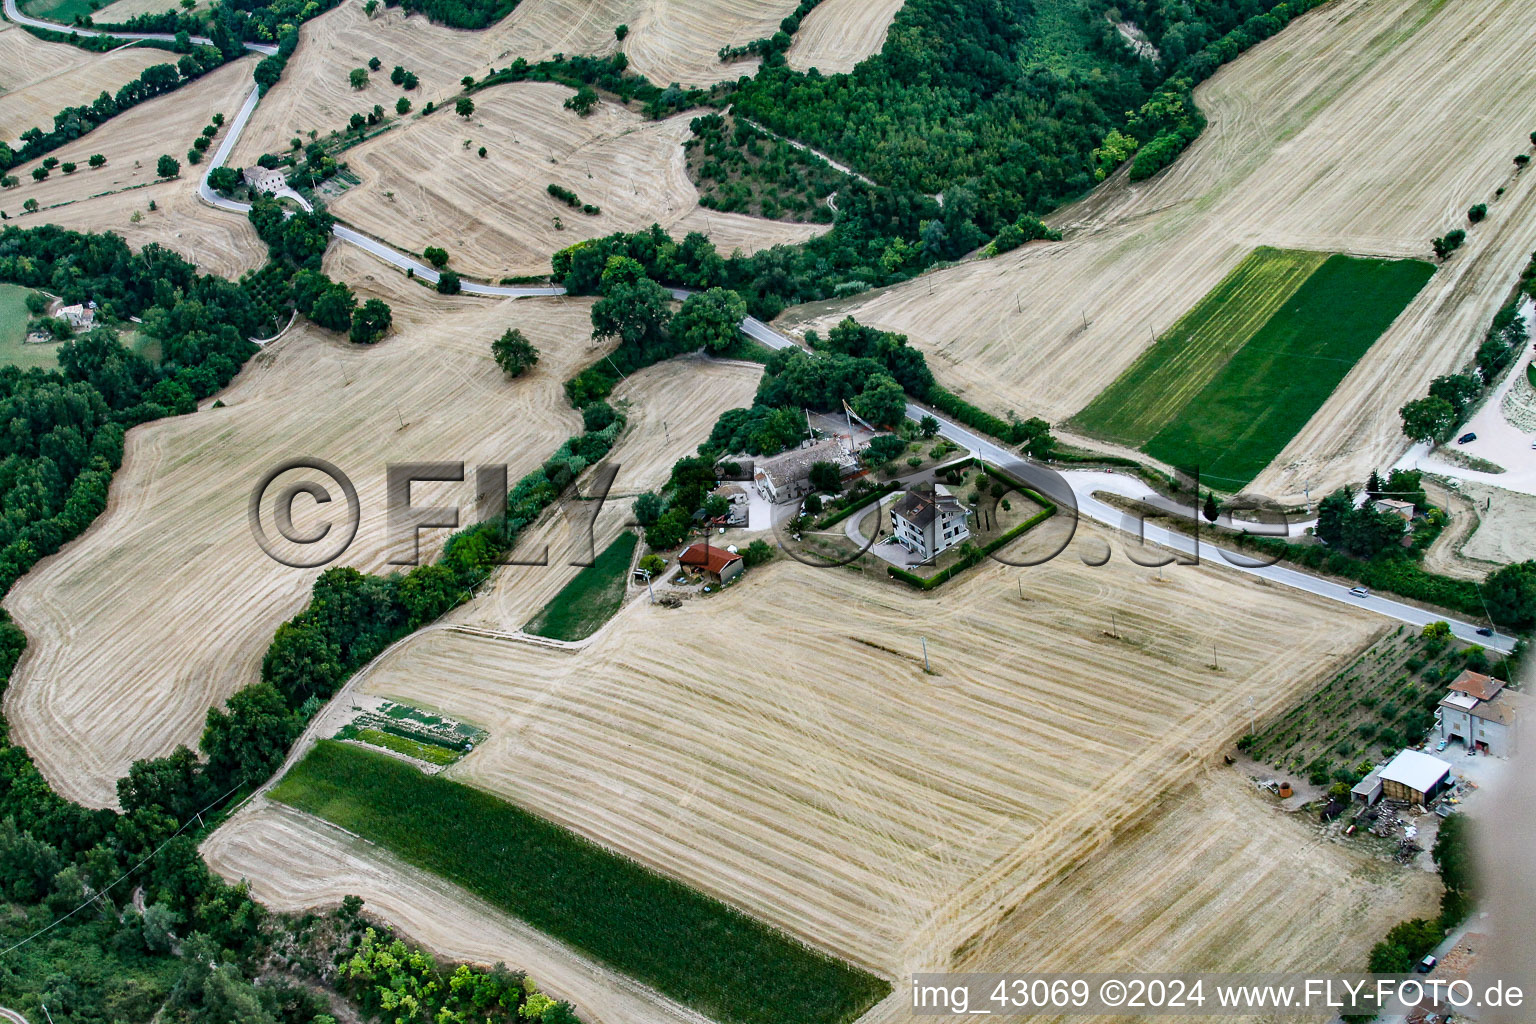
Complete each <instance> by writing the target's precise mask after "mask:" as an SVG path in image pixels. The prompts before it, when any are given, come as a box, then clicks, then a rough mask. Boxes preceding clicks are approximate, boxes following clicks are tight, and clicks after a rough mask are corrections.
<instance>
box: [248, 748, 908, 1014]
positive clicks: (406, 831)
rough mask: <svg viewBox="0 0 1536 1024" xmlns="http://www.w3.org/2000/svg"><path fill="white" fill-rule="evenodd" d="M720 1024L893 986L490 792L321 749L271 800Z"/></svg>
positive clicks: (856, 1002)
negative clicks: (357, 838) (355, 837)
mask: <svg viewBox="0 0 1536 1024" xmlns="http://www.w3.org/2000/svg"><path fill="white" fill-rule="evenodd" d="M272 796H273V798H274V799H277V800H279V801H281V802H283V803H285V804H289V805H291V806H293V807H297V808H299V809H300V810H304V811H308V812H310V813H311V814H316V815H319V816H320V817H322V818H325V819H326V820H327V821H331V822H334V823H335V824H337V825H340V826H341V827H343V828H346V829H350V830H351V831H353V832H356V833H357V834H359V835H361V836H363V837H364V838H365V839H369V840H371V841H373V842H376V843H379V844H380V845H382V846H384V847H386V848H388V849H389V850H391V851H392V852H394V853H395V854H396V855H397V856H399V857H401V858H403V859H404V860H405V861H407V862H408V863H410V864H413V865H415V866H416V867H419V868H423V869H425V870H427V871H431V872H433V873H434V874H437V875H440V876H442V877H443V878H446V879H448V880H449V881H451V882H454V883H456V884H458V885H461V886H463V887H464V888H465V889H467V890H469V891H470V892H472V893H474V894H475V895H477V896H479V897H481V898H483V899H485V900H488V901H490V902H491V903H493V904H495V905H496V906H498V907H500V908H502V909H504V910H506V911H507V912H509V913H511V914H513V915H515V916H516V917H519V918H521V919H522V920H524V921H526V922H528V923H529V924H530V925H532V926H533V927H535V928H538V929H539V930H541V931H543V932H546V933H547V934H549V935H552V936H554V937H555V938H557V939H560V940H561V941H563V942H565V943H568V944H569V945H571V946H573V947H575V948H576V949H578V950H581V951H582V952H584V953H586V954H588V955H590V956H592V957H594V958H596V959H598V960H600V961H602V962H604V963H606V964H608V965H610V966H612V967H613V968H615V969H616V970H618V971H621V972H623V973H624V974H627V975H629V976H630V977H633V978H635V979H636V980H638V981H641V982H643V983H645V984H647V985H650V986H652V987H653V988H655V989H656V990H657V991H659V992H661V993H663V994H664V995H667V996H669V997H671V998H673V999H675V1000H677V1001H678V1002H680V1003H683V1004H685V1005H687V1006H690V1007H692V1008H694V1009H695V1010H698V1011H699V1012H700V1013H703V1014H705V1015H707V1016H709V1017H712V1018H714V1019H715V1020H717V1021H721V1022H723V1024H738V1022H739V1024H846V1022H848V1021H852V1020H854V1019H855V1018H857V1017H859V1016H860V1015H861V1014H863V1013H864V1011H865V1010H867V1009H868V1008H869V1007H870V1006H872V1005H874V1003H876V1002H877V1001H879V1000H880V999H882V998H884V997H885V995H886V994H887V993H888V992H889V991H890V985H889V984H888V983H886V982H885V981H884V980H883V979H881V978H877V977H875V976H874V975H872V974H869V973H867V972H865V971H862V970H859V969H857V968H855V967H853V966H851V965H849V964H846V963H844V962H842V961H839V960H835V959H833V958H831V957H829V956H826V955H824V954H822V953H819V952H816V951H815V950H812V949H811V948H809V947H807V946H805V945H802V944H801V943H799V942H797V941H795V940H793V939H791V938H789V937H788V936H785V935H783V934H781V933H780V932H777V931H775V930H774V929H772V928H770V927H768V926H767V925H765V924H763V923H762V922H760V921H758V920H756V919H754V918H751V917H748V916H747V915H745V914H743V913H741V912H740V911H738V910H735V909H734V908H732V907H730V906H727V905H726V904H724V903H721V902H720V901H718V900H715V899H712V898H711V897H709V896H706V895H704V894H703V893H700V892H698V891H697V890H695V889H691V888H689V887H688V886H686V885H684V884H683V883H681V882H678V881H676V880H674V879H671V878H667V877H665V876H662V875H659V874H657V873H656V872H654V871H651V870H650V869H648V868H645V867H643V866H641V865H640V864H638V863H636V862H635V861H632V860H630V859H628V858H626V857H623V856H620V855H618V854H616V853H613V852H611V851H609V850H606V849H604V848H603V847H601V846H598V845H596V844H595V843H591V842H589V841H587V840H585V839H583V838H581V837H580V836H577V835H576V834H575V833H572V832H570V831H568V830H566V829H564V828H561V827H560V826H558V825H555V824H553V823H551V822H548V821H545V820H544V819H543V818H540V817H538V816H536V815H533V814H530V813H528V812H527V811H524V810H522V809H521V808H519V807H516V806H514V805H512V804H509V803H507V802H506V801H504V800H500V799H497V798H496V797H494V796H492V795H490V794H489V793H485V792H482V791H480V790H477V789H473V788H471V787H469V786H465V785H461V784H460V783H457V782H453V781H450V780H448V779H445V778H443V777H441V776H429V775H425V774H423V773H422V772H419V771H417V770H416V769H415V768H412V767H411V766H410V765H408V764H406V763H405V762H403V761H398V760H396V759H394V758H392V757H389V756H388V755H386V754H378V753H373V752H371V751H369V750H366V749H364V748H361V747H358V746H355V745H352V744H346V743H338V742H335V741H330V740H322V741H321V742H320V743H319V744H317V745H316V747H315V749H314V750H312V751H311V752H310V753H309V754H308V755H307V756H306V757H305V758H304V760H302V761H301V762H299V764H297V765H296V766H295V767H294V768H293V770H292V771H290V772H289V773H288V774H287V775H286V776H284V778H283V780H282V781H281V782H279V783H278V785H277V786H276V787H275V788H274V789H273V790H272Z"/></svg>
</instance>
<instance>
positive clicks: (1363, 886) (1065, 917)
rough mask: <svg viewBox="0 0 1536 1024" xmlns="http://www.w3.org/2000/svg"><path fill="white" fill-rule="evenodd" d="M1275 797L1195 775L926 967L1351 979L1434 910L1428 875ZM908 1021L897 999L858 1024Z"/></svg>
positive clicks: (1243, 782)
mask: <svg viewBox="0 0 1536 1024" xmlns="http://www.w3.org/2000/svg"><path fill="white" fill-rule="evenodd" d="M1270 799H1272V798H1270V797H1268V796H1267V795H1266V794H1260V793H1258V792H1256V791H1255V790H1254V788H1253V787H1252V785H1251V783H1250V782H1249V780H1248V779H1247V778H1246V777H1245V776H1243V775H1241V774H1239V773H1237V772H1236V771H1234V770H1233V769H1230V768H1221V767H1210V768H1206V769H1202V770H1201V771H1200V772H1198V773H1197V775H1196V777H1195V780H1194V781H1193V782H1192V783H1191V784H1189V785H1186V786H1184V787H1183V788H1181V789H1178V790H1175V791H1173V792H1170V793H1169V794H1168V795H1167V798H1166V799H1165V800H1164V801H1163V803H1162V806H1160V807H1159V808H1158V809H1157V810H1156V811H1155V812H1154V813H1153V814H1151V815H1149V816H1148V818H1147V819H1146V820H1144V821H1142V822H1138V823H1137V824H1136V825H1135V826H1134V827H1133V828H1131V829H1129V830H1128V831H1127V832H1126V833H1124V834H1123V835H1121V836H1118V837H1116V841H1115V842H1114V843H1112V844H1110V845H1108V846H1106V847H1105V848H1103V849H1101V850H1098V851H1096V852H1095V853H1094V854H1093V856H1092V857H1091V858H1083V859H1082V860H1079V861H1077V862H1074V863H1073V864H1071V865H1066V866H1063V870H1062V871H1061V874H1060V877H1058V878H1055V879H1052V880H1051V881H1049V882H1048V883H1047V884H1046V885H1045V886H1044V887H1043V888H1042V889H1041V890H1040V891H1039V892H1038V893H1037V894H1036V895H1034V896H1033V897H1031V898H1029V899H1027V900H1025V901H1023V902H1021V903H1020V904H1018V905H1017V906H1016V907H1015V908H1014V909H1013V910H1012V911H1011V912H1010V913H1008V914H1006V915H1004V916H1003V917H1002V918H1001V919H1000V920H999V921H998V922H996V924H995V925H994V926H993V927H991V928H989V929H988V930H986V931H984V932H980V933H978V934H977V935H975V936H974V937H973V938H972V940H971V942H970V943H969V945H968V948H967V949H966V951H965V952H964V953H963V954H962V955H961V956H958V957H956V958H955V960H954V962H953V963H952V964H943V965H938V964H936V965H934V967H935V969H953V970H958V971H975V972H993V971H998V972H1018V971H1021V970H1022V971H1041V972H1046V971H1081V970H1112V969H1118V970H1132V971H1139V972H1157V971H1181V972H1187V971H1227V970H1233V969H1235V968H1238V967H1240V968H1242V969H1244V970H1275V971H1279V970H1295V971H1308V970H1311V971H1317V970H1319V969H1321V970H1324V971H1330V972H1331V971H1335V970H1358V969H1360V968H1361V967H1362V966H1363V965H1364V963H1365V959H1366V955H1367V953H1368V952H1369V947H1370V945H1371V944H1372V942H1374V941H1375V938H1376V937H1377V936H1380V935H1382V934H1384V933H1385V932H1386V930H1387V929H1388V928H1390V927H1392V926H1393V925H1394V924H1397V923H1398V921H1400V920H1403V919H1404V918H1407V917H1416V916H1422V917H1433V916H1434V915H1435V913H1436V912H1437V911H1438V905H1439V904H1438V901H1439V894H1440V883H1439V881H1438V880H1437V879H1436V878H1435V876H1434V875H1432V874H1430V873H1428V872H1425V871H1417V870H1409V869H1402V868H1396V867H1394V866H1393V865H1392V864H1390V863H1388V862H1384V861H1382V860H1379V859H1376V858H1374V857H1371V856H1369V855H1367V854H1365V853H1363V852H1362V851H1361V850H1360V849H1359V847H1357V846H1351V845H1349V844H1346V843H1340V842H1338V841H1336V840H1324V839H1322V838H1320V837H1319V836H1318V835H1317V834H1316V826H1315V824H1314V823H1313V822H1312V821H1311V820H1310V819H1309V818H1307V817H1303V816H1302V815H1300V814H1295V815H1288V814H1286V813H1284V812H1282V811H1280V810H1278V809H1277V808H1275V807H1274V806H1272V805H1270V804H1269V801H1270ZM1266 908H1274V909H1275V911H1276V912H1273V913H1265V912H1264V911H1265V909H1266ZM1299 908H1305V910H1304V911H1299ZM909 1015H910V1010H909V1009H907V1008H905V1007H904V1006H903V1005H901V1004H898V1003H892V1004H889V1005H887V1006H884V1007H881V1008H880V1009H877V1010H876V1011H875V1012H874V1013H872V1014H870V1015H869V1016H868V1017H867V1018H865V1021H864V1024H875V1022H882V1024H883V1022H885V1021H895V1020H907V1019H908V1018H909ZM1028 1019H1029V1020H1031V1021H1036V1020H1039V1021H1044V1020H1061V1021H1070V1020H1081V1019H1082V1018H1081V1017H1061V1018H1054V1017H1047V1016H1044V1015H1037V1016H1031V1017H1029V1018H1028ZM1094 1019H1095V1020H1109V1019H1114V1020H1142V1019H1145V1018H1141V1017H1116V1018H1106V1017H1096V1018H1094ZM1159 1019H1160V1020H1168V1021H1184V1020H1190V1021H1194V1020H1209V1019H1210V1018H1209V1017H1181V1016H1178V1015H1169V1016H1164V1017H1160V1018H1159ZM1244 1019H1247V1018H1244Z"/></svg>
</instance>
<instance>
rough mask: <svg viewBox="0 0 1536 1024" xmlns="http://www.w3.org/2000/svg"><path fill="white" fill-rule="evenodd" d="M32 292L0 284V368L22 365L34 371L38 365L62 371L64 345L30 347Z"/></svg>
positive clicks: (18, 286)
mask: <svg viewBox="0 0 1536 1024" xmlns="http://www.w3.org/2000/svg"><path fill="white" fill-rule="evenodd" d="M31 290H32V289H30V288H23V287H21V286H20V285H16V284H0V365H5V366H19V367H21V368H22V369H23V370H30V369H31V368H32V367H34V366H36V367H39V368H41V369H44V370H57V369H58V368H59V361H58V351H59V346H60V345H62V344H63V342H54V343H51V344H47V345H28V344H27V343H26V337H27V321H28V320H30V319H31V318H32V315H31V314H30V313H28V312H27V302H26V299H27V293H28V292H30V291H31Z"/></svg>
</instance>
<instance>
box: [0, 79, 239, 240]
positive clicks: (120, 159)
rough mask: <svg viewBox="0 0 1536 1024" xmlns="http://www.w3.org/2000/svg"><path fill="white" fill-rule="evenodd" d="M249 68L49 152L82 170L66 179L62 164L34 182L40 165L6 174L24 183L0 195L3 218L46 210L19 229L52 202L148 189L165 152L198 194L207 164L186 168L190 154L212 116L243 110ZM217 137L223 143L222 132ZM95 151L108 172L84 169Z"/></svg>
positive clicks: (201, 82) (143, 107) (139, 109)
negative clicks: (32, 205)
mask: <svg viewBox="0 0 1536 1024" xmlns="http://www.w3.org/2000/svg"><path fill="white" fill-rule="evenodd" d="M254 67H255V58H253V57H244V58H241V59H240V60H237V61H234V62H233V63H230V64H225V65H224V66H223V67H221V68H219V69H217V70H215V71H211V72H209V73H208V74H207V75H204V76H203V77H202V78H200V79H198V80H197V81H196V82H192V83H190V84H188V85H185V86H183V87H182V88H180V89H177V90H176V91H175V92H171V93H167V94H166V95H164V96H157V97H155V98H154V99H152V100H150V101H149V102H147V103H141V104H139V105H138V106H136V107H134V108H133V109H132V110H129V111H128V112H127V113H124V114H119V115H118V116H117V117H114V118H112V119H111V120H110V121H108V122H106V123H105V124H103V125H102V126H101V127H99V128H97V129H96V130H95V131H92V132H89V133H87V134H85V135H82V136H81V137H80V138H78V139H76V140H75V141H73V142H71V143H69V144H68V145H66V146H60V147H59V148H58V149H56V150H53V151H52V152H51V153H49V154H48V156H51V157H57V158H58V159H59V161H60V163H61V165H62V164H64V163H74V164H76V165H77V166H78V168H79V169H78V170H76V171H75V172H74V173H73V174H65V173H64V172H63V170H62V166H61V167H55V168H54V169H53V171H52V173H50V174H49V175H48V177H47V178H45V179H44V180H43V181H40V182H39V181H33V180H32V168H34V167H36V166H38V165H39V164H40V163H41V162H42V161H41V159H39V160H34V161H31V162H30V163H26V164H21V165H19V166H17V167H16V169H15V170H13V171H11V173H12V174H14V175H15V176H16V177H18V178H20V179H21V184H20V185H19V186H18V187H16V188H12V189H7V190H5V192H4V193H3V194H0V199H3V200H4V202H5V205H6V207H7V210H6V212H7V213H9V214H10V215H11V218H12V219H15V218H16V217H17V216H18V214H20V212H21V205H22V203H24V202H26V201H27V200H28V199H36V200H37V201H38V203H39V205H41V206H43V207H44V208H45V209H44V210H43V211H40V212H39V213H37V214H31V215H23V216H22V217H21V226H23V227H27V226H30V225H31V224H32V223H34V222H35V221H36V220H40V219H42V218H43V217H46V215H47V210H46V208H47V207H49V206H53V205H55V204H57V203H65V202H72V201H77V200H82V199H86V198H88V197H90V196H95V195H99V194H101V193H104V192H116V191H120V190H122V189H126V188H133V187H134V186H136V185H149V184H151V183H153V182H155V181H158V180H159V178H158V176H157V175H156V173H155V163H156V161H157V160H159V158H160V156H161V155H162V154H164V153H169V154H170V155H171V156H173V157H175V158H176V160H178V161H179V162H180V163H181V180H180V181H179V182H178V184H179V185H180V187H181V188H183V189H185V190H186V191H187V192H189V193H195V192H196V191H197V179H198V178H199V177H201V175H202V170H203V167H204V166H205V165H201V164H200V165H197V166H193V165H191V164H188V163H187V150H188V149H190V148H191V147H192V140H193V139H195V138H197V135H198V133H199V132H201V131H202V130H203V126H204V125H206V124H208V123H209V122H210V120H211V119H212V117H213V115H214V114H215V113H222V114H223V115H224V116H225V117H226V118H233V117H234V116H235V113H236V111H238V110H239V109H240V104H242V103H244V102H245V98H246V97H247V96H248V95H250V92H251V69H252V68H254ZM218 139H219V140H222V139H223V134H222V131H221V133H220V135H219V136H218ZM216 142H217V140H216ZM93 153H100V154H102V155H103V156H105V157H106V158H107V163H106V166H104V167H90V166H87V160H88V159H89V158H90V156H91V154H93ZM131 201H132V200H128V202H131ZM147 202H148V200H147V199H146V200H145V203H146V204H147ZM109 226H111V225H109Z"/></svg>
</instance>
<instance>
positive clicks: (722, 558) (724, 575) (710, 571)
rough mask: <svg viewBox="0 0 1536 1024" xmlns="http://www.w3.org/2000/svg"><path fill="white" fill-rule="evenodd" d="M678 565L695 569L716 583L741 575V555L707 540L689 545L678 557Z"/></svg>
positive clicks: (725, 581) (726, 581)
mask: <svg viewBox="0 0 1536 1024" xmlns="http://www.w3.org/2000/svg"><path fill="white" fill-rule="evenodd" d="M678 564H679V565H686V566H688V567H689V568H691V569H697V570H698V571H699V572H702V573H703V574H704V575H705V576H708V577H709V578H710V579H712V580H714V581H715V582H717V583H729V582H730V581H731V580H733V579H735V578H736V577H737V576H740V575H741V570H742V565H743V563H742V560H741V556H740V555H738V554H737V553H736V552H734V551H727V550H726V549H725V548H717V547H713V546H711V545H710V544H709V542H707V541H699V542H698V543H697V544H693V545H690V546H689V548H688V550H686V551H684V552H683V554H682V557H681V558H679V559H678Z"/></svg>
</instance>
